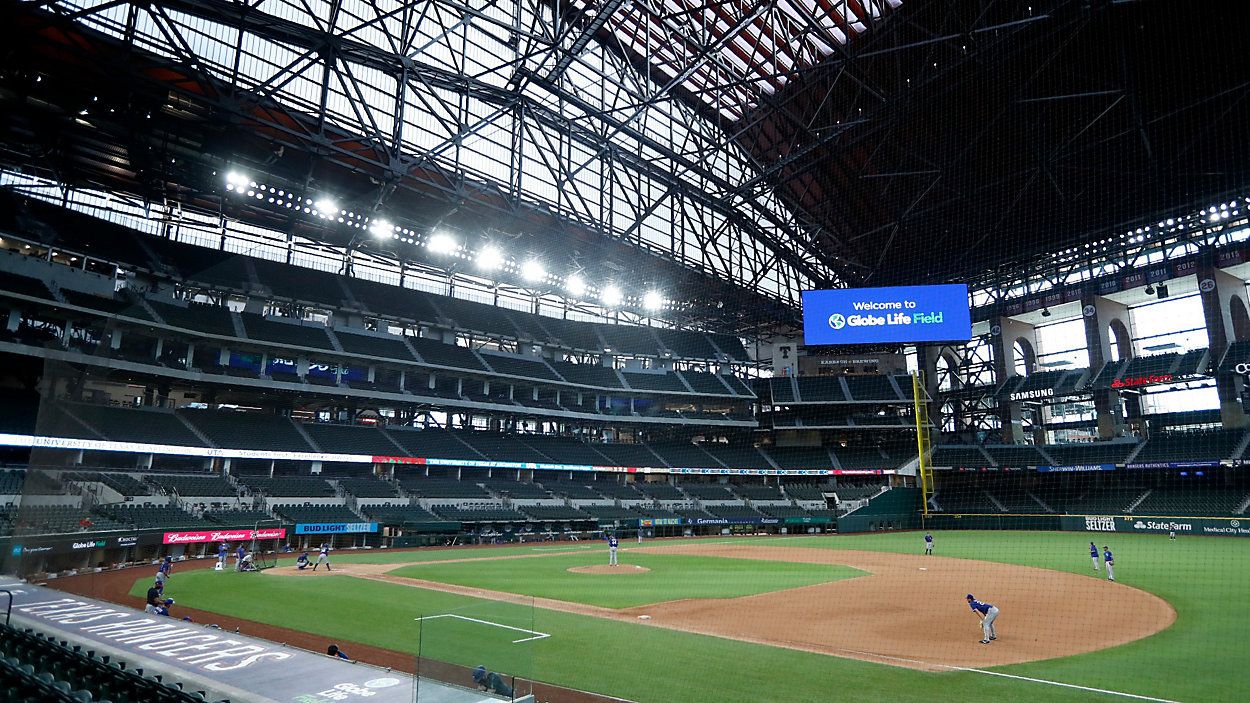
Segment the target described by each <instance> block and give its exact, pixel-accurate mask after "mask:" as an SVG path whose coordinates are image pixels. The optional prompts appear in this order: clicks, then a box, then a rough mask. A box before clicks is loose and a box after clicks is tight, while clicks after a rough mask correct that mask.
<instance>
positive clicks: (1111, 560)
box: [1102, 544, 1115, 581]
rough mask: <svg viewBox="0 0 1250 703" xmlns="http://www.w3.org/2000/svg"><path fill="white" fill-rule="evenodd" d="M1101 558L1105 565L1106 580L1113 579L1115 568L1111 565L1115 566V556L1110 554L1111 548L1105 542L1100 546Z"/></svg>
mask: <svg viewBox="0 0 1250 703" xmlns="http://www.w3.org/2000/svg"><path fill="white" fill-rule="evenodd" d="M1102 560H1103V563H1105V564H1106V565H1107V580H1108V581H1114V580H1115V570H1114V569H1113V568H1112V567H1113V566H1115V557H1113V556H1111V548H1110V547H1108V546H1107V545H1105V544H1104V545H1103V546H1102Z"/></svg>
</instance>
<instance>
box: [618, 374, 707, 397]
mask: <svg viewBox="0 0 1250 703" xmlns="http://www.w3.org/2000/svg"><path fill="white" fill-rule="evenodd" d="M621 375H622V376H624V377H625V382H626V383H628V384H629V387H630V388H633V389H634V390H639V391H664V392H670V393H689V392H690V389H689V388H686V384H684V383H682V382H681V378H680V377H679V376H678V375H677V374H675V373H671V372H665V373H631V372H629V371H622V372H621Z"/></svg>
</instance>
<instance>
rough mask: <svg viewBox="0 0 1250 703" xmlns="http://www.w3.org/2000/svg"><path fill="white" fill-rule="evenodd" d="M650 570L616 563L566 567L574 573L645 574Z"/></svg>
mask: <svg viewBox="0 0 1250 703" xmlns="http://www.w3.org/2000/svg"><path fill="white" fill-rule="evenodd" d="M650 570H651V569H648V568H647V567H645V566H637V565H635V564H617V565H616V566H608V565H607V564H596V565H594V566H574V567H572V568H570V569H568V571H569V572H570V573H574V574H645V573H647V572H648V571H650Z"/></svg>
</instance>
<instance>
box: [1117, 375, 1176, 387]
mask: <svg viewBox="0 0 1250 703" xmlns="http://www.w3.org/2000/svg"><path fill="white" fill-rule="evenodd" d="M1171 381H1172V374H1170V373H1160V374H1151V375H1149V376H1125V377H1124V378H1117V379H1116V380H1114V381H1112V382H1111V387H1112V388H1136V387H1138V386H1150V385H1154V384H1156V383H1169V382H1171Z"/></svg>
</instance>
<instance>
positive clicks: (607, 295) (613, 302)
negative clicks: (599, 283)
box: [599, 284, 624, 307]
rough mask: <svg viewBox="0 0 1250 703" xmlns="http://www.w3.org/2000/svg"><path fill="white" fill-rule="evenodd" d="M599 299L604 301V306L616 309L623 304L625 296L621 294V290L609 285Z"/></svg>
mask: <svg viewBox="0 0 1250 703" xmlns="http://www.w3.org/2000/svg"><path fill="white" fill-rule="evenodd" d="M599 299H600V300H602V301H603V304H604V305H607V306H608V307H616V306H617V305H620V304H621V300H623V299H624V296H623V295H622V294H621V289H620V288H617V287H616V286H614V285H612V284H608V285H607V286H605V287H604V289H603V293H602V294H600V296H599Z"/></svg>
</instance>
